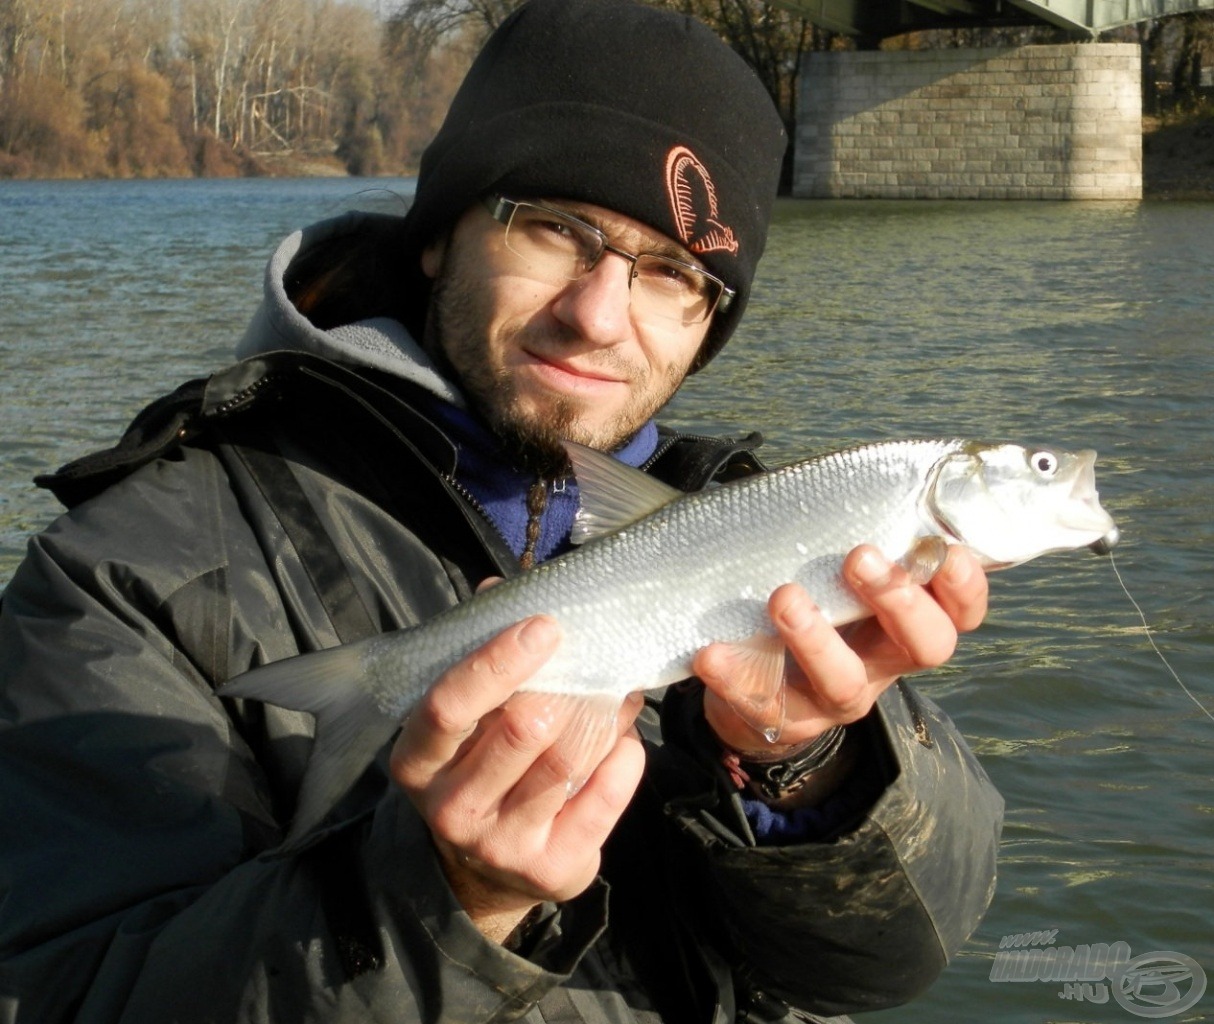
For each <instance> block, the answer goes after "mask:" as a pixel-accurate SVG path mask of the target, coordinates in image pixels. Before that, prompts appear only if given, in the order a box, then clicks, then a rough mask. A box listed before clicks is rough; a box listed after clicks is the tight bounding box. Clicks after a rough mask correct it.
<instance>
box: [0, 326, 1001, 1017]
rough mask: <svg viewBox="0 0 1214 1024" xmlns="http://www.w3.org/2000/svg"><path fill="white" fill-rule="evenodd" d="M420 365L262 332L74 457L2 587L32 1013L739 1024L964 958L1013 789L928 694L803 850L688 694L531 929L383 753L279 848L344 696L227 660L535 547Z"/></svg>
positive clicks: (901, 696) (17, 939) (9, 879)
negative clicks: (511, 543)
mask: <svg viewBox="0 0 1214 1024" xmlns="http://www.w3.org/2000/svg"><path fill="white" fill-rule="evenodd" d="M300 347H304V346H300ZM418 386H419V385H418V384H416V383H414V382H410V381H405V380H402V379H401V377H400V376H399V375H397V374H394V373H385V372H383V370H382V369H374V368H370V367H367V366H362V367H359V368H357V369H356V368H353V367H351V366H342V365H339V364H337V363H334V362H332V361H330V360H329V359H325V358H321V357H320V356H318V355H310V354H307V353H304V352H300V351H295V352H291V353H280V354H260V355H252V356H250V357H249V358H247V359H246V360H244V361H243V362H241V363H239V364H237V365H236V366H234V367H232V368H230V369H228V370H226V371H224V372H221V373H219V374H217V375H215V376H214V377H212V378H210V379H209V380H206V381H203V382H195V383H193V384H191V385H187V386H186V387H184V388H183V389H181V390H180V391H179V392H177V393H175V394H174V395H173V396H170V397H168V398H167V399H165V400H164V401H162V402H161V403H158V404H157V405H156V406H154V407H153V408H152V409H150V410H149V411H147V412H146V413H145V414H144V415H143V416H141V417H140V419H139V420H137V421H136V423H135V424H134V425H133V427H132V429H131V431H130V432H129V433H128V436H127V438H126V439H125V440H124V443H123V444H122V445H120V446H119V447H118V448H117V449H115V450H113V451H112V452H109V453H104V454H103V455H101V456H99V457H94V458H92V459H89V460H85V461H84V462H82V463H80V464H77V465H75V466H71V467H68V468H67V469H66V470H65V471H64V472H62V473H60V474H58V475H57V476H56V477H55V478H53V479H52V480H51V481H48V482H49V483H50V484H51V485H52V486H53V487H54V488H55V490H56V492H57V493H59V494H60V496H61V497H63V498H64V499H65V501H67V502H68V503H69V504H71V505H72V508H71V510H70V512H68V513H67V514H66V515H65V516H63V517H61V518H60V519H59V520H58V521H56V523H54V524H53V525H52V526H51V527H50V528H48V529H47V530H46V531H45V532H44V533H42V534H40V535H39V536H37V537H35V538H33V539H32V541H31V544H30V550H29V554H28V556H27V558H26V560H25V561H24V563H23V564H22V565H21V567H20V568H19V569H18V571H17V573H16V575H15V576H14V578H13V581H12V583H11V584H10V586H9V588H8V590H7V591H6V593H5V595H4V599H3V604H2V606H0V795H2V797H0V798H2V799H3V813H0V829H2V830H3V833H4V834H3V838H2V841H0V886H2V887H3V890H4V891H3V897H2V899H0V1021H22V1022H35V1021H36V1022H39V1024H51V1022H55V1021H69V1020H72V1021H82V1022H93V1021H97V1022H100V1021H134V1022H145V1021H146V1022H157V1024H159V1022H162V1021H183V1022H185V1021H223V1022H246V1021H249V1022H251V1021H266V1022H270V1021H273V1022H275V1024H292V1022H295V1021H300V1022H302V1021H343V1022H345V1021H385V1022H388V1021H420V1020H442V1021H491V1020H510V1019H516V1018H524V1019H527V1020H534V1021H540V1020H556V1019H560V1020H592V1021H603V1020H632V1019H647V1018H650V1017H661V1018H664V1019H668V1020H681V1021H682V1020H685V1021H704V1022H707V1021H721V1022H726V1021H730V1020H733V1019H735V1018H736V1017H739V1016H741V1015H749V1016H750V1017H751V1018H752V1019H767V1018H779V1017H781V1016H783V1015H784V1014H785V1013H786V1012H787V1007H788V1006H795V1007H799V1008H800V1009H801V1010H803V1011H808V1012H810V1013H817V1014H827V1015H829V1014H838V1013H846V1012H850V1011H854V1010H862V1009H869V1008H876V1007H879V1006H885V1005H890V1004H893V1003H897V1002H900V1001H903V1000H905V999H907V998H910V997H911V996H913V995H914V994H915V993H917V992H918V991H920V990H921V989H922V988H924V987H925V986H926V985H927V984H928V983H930V981H931V980H932V979H933V978H934V977H935V975H936V974H937V973H938V971H939V970H940V969H941V967H942V966H943V965H944V963H945V961H946V959H947V957H948V956H949V955H950V954H951V953H952V952H954V951H955V950H956V949H957V948H958V946H959V945H960V944H961V942H963V941H964V939H965V938H966V937H967V936H968V934H969V933H970V932H971V931H972V929H973V928H974V926H975V925H976V923H977V921H978V919H979V917H980V915H981V913H982V912H983V910H984V909H985V906H986V904H987V902H988V900H989V898H990V894H991V891H992V887H993V878H994V853H995V846H996V840H997V833H998V822H999V815H1000V807H1001V803H1000V800H999V798H998V796H997V794H995V792H994V791H993V789H992V787H991V786H990V783H989V781H988V780H987V779H986V776H985V775H984V773H983V772H982V770H981V769H980V768H979V767H978V765H977V764H976V762H975V761H974V760H973V758H972V756H971V755H970V753H969V752H968V750H967V749H966V748H965V746H964V743H963V742H962V741H961V739H960V738H959V737H958V735H957V734H956V732H955V730H954V728H953V727H952V725H951V724H950V723H949V722H948V721H947V719H946V718H945V717H944V716H943V715H942V714H941V713H940V712H939V711H938V710H937V709H936V708H935V707H934V706H932V705H931V704H930V703H929V702H927V701H925V700H924V699H922V698H920V697H918V696H916V695H915V694H914V693H913V691H911V690H910V689H909V688H906V687H901V688H895V689H894V690H892V691H890V693H888V694H887V695H886V696H885V697H884V698H883V699H882V701H881V704H880V706H879V709H878V711H876V712H874V714H873V715H872V716H870V718H869V719H868V720H867V721H866V722H865V723H862V724H861V725H859V726H857V727H856V728H859V729H862V730H865V733H866V735H867V737H868V739H867V742H868V745H869V751H870V755H871V756H870V758H869V766H868V768H867V770H866V774H865V782H864V784H865V785H867V786H869V788H870V790H871V794H870V798H869V799H868V800H867V801H866V802H865V803H864V804H862V805H858V806H859V808H860V810H859V813H857V814H856V815H855V817H854V818H853V819H852V820H847V821H844V822H843V823H842V824H841V825H840V826H839V827H838V828H837V829H836V831H835V833H834V834H832V835H830V836H828V837H826V838H824V839H822V840H820V841H816V842H813V843H803V844H799V845H787V846H778V847H760V846H757V845H756V844H755V842H754V839H753V836H752V835H751V833H750V829H749V828H748V826H747V823H746V819H745V817H744V815H742V814H741V813H740V810H739V807H738V804H737V799H736V794H735V793H734V792H733V790H732V787H731V786H730V784H729V781H728V777H727V776H726V775H725V773H724V772H722V771H721V770H720V769H719V768H718V767H716V766H715V765H714V762H713V759H712V757H711V756H707V755H705V753H704V752H703V750H702V749H701V745H702V736H701V734H700V733H699V731H698V730H697V722H698V717H697V714H696V693H695V689H694V687H689V688H676V690H674V691H672V692H671V693H670V694H668V695H667V697H666V700H665V701H664V703H663V704H662V706H661V708H660V710H659V709H658V708H657V707H656V706H655V707H654V708H653V709H652V710H651V711H650V712H647V713H646V715H645V717H644V721H643V727H644V731H645V734H646V736H647V739H648V740H649V744H648V764H647V769H646V774H645V779H644V781H643V782H642V785H641V787H640V789H639V791H638V793H637V795H636V797H635V798H634V800H633V803H632V805H631V807H630V808H629V810H628V812H627V813H626V815H625V817H624V818H623V819H622V820H621V822H620V824H619V825H618V827H617V828H616V830H615V832H614V833H613V836H612V838H611V839H610V841H609V842H608V845H607V848H606V849H605V851H604V859H603V868H602V875H601V878H600V880H599V881H598V882H596V883H595V884H593V885H592V886H591V887H590V889H588V890H587V891H586V892H585V893H584V894H582V895H581V896H579V897H578V898H576V899H574V900H572V901H570V902H569V903H567V904H563V905H561V906H560V907H548V908H546V916H545V918H544V919H543V920H542V921H541V922H540V923H539V924H538V925H537V926H536V927H534V928H533V929H532V930H531V931H530V932H529V934H528V937H527V939H526V942H525V944H524V946H522V947H521V948H519V949H518V950H516V951H508V950H506V949H504V948H502V947H501V946H498V945H496V944H494V943H491V942H489V941H488V940H486V939H485V938H484V937H483V936H482V935H481V934H480V933H479V932H478V931H477V930H476V928H475V927H474V926H473V925H472V923H471V921H470V920H469V919H468V918H467V916H466V915H465V914H464V913H463V912H462V910H461V909H460V907H459V906H458V904H457V903H456V901H455V900H454V898H453V896H452V894H451V892H450V890H449V888H448V887H447V885H446V882H445V879H444V876H443V875H442V871H441V869H440V867H439V864H438V860H437V858H436V856H435V853H434V851H433V848H432V844H431V840H430V837H429V834H428V832H427V830H426V829H425V827H424V825H423V824H422V822H421V821H420V819H419V818H418V817H417V815H416V814H415V812H414V811H413V809H412V807H411V805H410V804H409V803H408V801H407V800H405V799H404V798H403V797H402V796H400V795H399V794H398V792H396V791H395V790H394V789H393V788H391V787H390V786H388V785H387V782H386V776H385V774H384V769H383V765H382V763H381V764H377V765H375V766H373V767H372V768H371V769H369V770H368V772H367V773H366V775H365V776H364V777H363V779H362V780H360V783H359V785H358V786H357V787H356V788H355V790H354V791H353V792H352V793H351V794H350V795H349V796H348V797H347V798H346V799H345V800H344V801H343V803H342V804H341V805H340V806H339V807H338V808H337V810H336V812H335V813H334V814H333V815H332V816H331V818H330V823H329V825H328V827H327V829H326V830H325V831H323V832H322V833H320V834H318V835H317V836H315V837H314V840H313V841H312V842H311V843H309V844H307V845H305V846H304V848H302V849H301V850H298V851H296V852H293V853H291V854H289V855H288V854H282V853H280V852H277V851H276V847H277V845H278V842H279V840H280V839H281V836H282V834H283V832H284V830H285V827H286V825H287V824H288V823H289V821H290V817H291V812H292V809H293V803H294V800H295V797H296V793H297V790H298V785H299V781H300V778H301V775H302V771H303V767H304V765H305V764H306V761H307V755H308V747H309V738H310V735H311V724H310V719H309V718H308V716H306V715H302V714H299V713H294V712H289V711H284V710H282V709H278V708H275V707H272V706H268V705H262V704H257V703H255V702H247V703H242V702H237V701H232V700H225V699H220V698H218V697H217V696H216V694H215V688H216V687H217V686H218V685H219V684H220V683H222V682H223V681H225V680H226V679H229V678H231V677H233V676H235V675H238V674H239V673H241V672H242V671H244V670H246V669H247V668H249V667H251V666H254V665H257V664H261V663H264V662H267V661H272V660H277V659H280V658H284V657H287V656H290V655H292V654H295V653H298V652H301V651H308V650H314V649H318V648H323V647H329V646H332V645H334V644H337V643H341V642H345V641H349V640H353V639H357V638H359V637H361V636H366V635H370V634H372V633H375V632H380V631H383V630H386V629H391V628H397V627H400V626H406V625H411V624H414V623H416V622H419V621H422V620H424V619H426V618H428V617H429V616H432V615H433V614H435V613H436V612H438V611H440V610H441V609H443V608H446V607H449V606H450V605H451V604H452V603H453V602H456V601H459V600H461V599H463V598H465V597H466V596H467V595H468V594H469V593H471V591H472V590H473V588H474V587H475V586H476V584H477V583H478V582H479V581H480V580H481V579H483V578H484V577H485V576H487V575H490V574H504V573H505V574H508V573H511V572H514V571H517V570H516V567H515V564H514V561H513V557H512V555H511V554H510V552H509V551H507V550H506V549H505V547H504V545H503V544H502V543H501V541H500V539H499V538H498V537H497V536H496V534H495V532H494V530H493V528H492V527H491V526H490V525H489V524H488V523H487V522H486V521H485V520H484V518H483V517H482V516H480V515H479V513H478V512H477V511H476V510H475V509H474V508H473V507H472V506H471V505H470V504H469V503H468V501H467V500H466V499H465V498H464V497H463V495H462V494H461V493H460V489H459V488H458V487H457V486H456V485H455V484H454V483H453V479H454V469H455V459H456V457H457V452H456V450H455V448H454V447H453V446H452V444H451V442H450V441H449V440H448V439H447V438H446V437H445V436H444V434H443V433H442V432H441V431H440V430H439V429H437V428H436V427H435V426H434V425H433V424H432V423H431V422H430V421H429V420H428V419H427V418H426V417H425V416H423V415H422V414H420V413H419V411H418V403H417V401H415V400H414V399H416V398H417V397H418V395H417V392H416V388H417V387H418ZM755 468H756V464H755V461H754V459H753V457H752V456H751V455H750V454H749V451H748V448H747V446H746V445H744V444H743V445H732V444H717V443H712V442H707V441H695V440H679V439H676V438H672V437H667V438H666V442H665V444H664V446H663V449H662V451H661V454H660V455H659V457H658V458H657V459H656V461H655V463H654V465H653V466H652V467H651V471H653V472H655V473H657V474H658V475H661V476H663V477H664V478H665V479H667V480H668V481H670V482H672V483H675V484H676V485H678V486H682V487H685V488H688V487H698V486H701V485H703V484H704V483H705V482H707V481H708V480H709V479H711V478H713V477H722V476H724V477H727V476H730V475H735V474H738V473H742V472H748V471H753V470H754V469H755Z"/></svg>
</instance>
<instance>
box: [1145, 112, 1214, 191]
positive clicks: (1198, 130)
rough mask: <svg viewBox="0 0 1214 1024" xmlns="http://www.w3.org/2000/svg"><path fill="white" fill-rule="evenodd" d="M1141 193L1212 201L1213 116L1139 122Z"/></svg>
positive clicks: (1154, 119) (1213, 165) (1150, 119)
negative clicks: (1140, 127) (1140, 130)
mask: <svg viewBox="0 0 1214 1024" xmlns="http://www.w3.org/2000/svg"><path fill="white" fill-rule="evenodd" d="M1142 194H1143V196H1144V197H1145V198H1147V199H1214V115H1211V116H1206V117H1194V118H1189V119H1186V120H1183V121H1181V120H1168V121H1163V120H1161V119H1160V118H1153V117H1144V118H1143V120H1142Z"/></svg>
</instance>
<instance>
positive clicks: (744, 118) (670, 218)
mask: <svg viewBox="0 0 1214 1024" xmlns="http://www.w3.org/2000/svg"><path fill="white" fill-rule="evenodd" d="M784 148H785V136H784V128H783V125H782V123H781V121H780V118H779V115H778V114H777V112H776V109H775V106H774V104H773V103H772V101H771V98H770V97H769V96H768V94H767V91H766V90H765V89H764V88H763V85H762V83H760V81H759V80H758V78H757V76H756V75H755V74H754V72H753V71H752V70H751V69H750V67H749V66H748V65H747V64H746V63H745V62H744V61H743V60H742V58H741V57H739V56H738V55H737V54H736V53H734V52H733V51H732V50H731V49H730V48H729V47H728V46H726V45H725V44H724V43H723V42H722V41H721V40H720V39H719V38H717V36H716V35H714V34H713V33H712V31H711V30H709V29H708V28H707V26H705V25H704V24H702V23H701V22H699V21H697V20H696V19H694V18H691V17H687V16H685V15H680V14H675V13H674V12H672V11H667V10H660V9H658V8H655V7H649V6H645V5H644V4H640V3H634V2H631V0H531V2H530V3H527V4H525V5H524V6H523V7H521V8H519V10H517V11H515V13H514V14H513V15H511V16H510V17H509V18H508V19H507V20H506V21H505V22H503V23H502V25H501V26H500V27H499V28H498V29H497V30H496V31H495V32H494V33H493V35H492V36H491V37H490V38H489V41H488V42H487V43H486V44H485V47H484V49H483V50H481V52H480V54H479V55H478V56H477V58H476V60H475V61H474V62H473V64H472V67H471V68H470V69H469V71H468V75H467V77H466V78H465V79H464V82H463V84H462V85H461V86H460V89H459V91H458V92H457V93H456V96H455V99H454V100H453V101H452V104H451V109H450V110H449V111H448V113H447V117H446V120H445V121H444V122H443V126H442V128H441V129H440V130H439V133H438V135H437V136H435V138H434V141H433V142H432V143H431V144H430V146H429V147H428V148H427V149H426V151H425V153H424V154H423V156H422V160H421V167H420V169H419V172H418V179H417V191H416V196H415V199H414V202H413V206H412V208H411V209H410V211H409V214H408V216H407V218H406V221H405V225H404V229H405V233H406V238H407V242H406V246H407V249H409V250H411V252H409V253H407V254H406V255H407V256H408V257H409V258H410V259H412V255H413V253H414V252H418V253H419V252H420V251H421V249H422V248H423V247H424V246H425V245H427V244H428V243H429V242H430V241H432V240H433V239H434V238H436V237H437V236H438V235H439V234H440V233H441V232H443V231H444V230H446V229H447V228H448V227H449V226H451V225H452V224H454V222H455V221H456V220H457V219H458V218H459V217H460V216H461V215H462V214H463V213H464V212H465V211H466V210H467V209H468V208H469V207H471V206H472V205H473V204H474V203H475V202H476V201H477V200H479V199H480V198H481V197H483V196H486V195H490V194H494V193H501V194H503V195H506V196H509V197H511V198H541V197H547V198H550V199H567V200H573V201H576V202H585V203H592V204H594V205H596V206H602V207H604V208H606V209H609V210H613V211H615V212H617V213H621V214H624V215H625V216H628V217H632V218H634V219H635V220H638V221H640V222H641V223H643V224H646V225H648V226H649V227H651V228H654V229H655V230H657V231H659V232H661V233H662V234H664V235H667V236H669V237H670V238H672V239H674V240H675V241H677V242H679V243H681V244H682V245H683V246H684V247H685V248H686V249H687V250H688V251H689V252H691V253H694V254H695V256H696V257H697V258H698V259H700V260H701V261H702V262H703V264H704V265H705V266H706V267H707V268H708V269H709V270H710V271H711V272H712V273H713V274H715V275H716V276H717V277H719V278H721V280H723V281H724V282H725V283H726V284H727V285H728V286H729V287H730V288H733V289H735V290H736V291H737V297H736V298H735V299H734V300H733V302H732V303H731V304H730V306H729V308H728V309H727V310H725V311H724V312H722V313H717V314H716V316H715V317H714V318H713V324H712V327H711V328H710V331H709V334H708V338H707V341H706V342H705V345H704V349H703V350H702V352H701V354H700V357H699V358H698V360H697V363H696V368H698V367H699V366H702V365H703V364H704V363H706V362H707V361H708V360H709V359H711V358H712V356H713V355H715V354H716V352H717V351H718V350H719V349H720V348H721V346H722V345H723V344H725V342H726V340H727V339H728V338H729V336H730V334H732V333H733V330H734V327H735V326H736V325H737V322H738V318H739V317H740V316H741V313H742V311H743V310H744V309H745V307H746V301H747V298H748V296H749V294H750V284H751V280H752V279H753V277H754V273H755V267H756V265H757V264H758V261H759V257H760V255H761V254H762V252H763V246H764V244H765V242H766V237H767V224H768V219H769V217H770V214H771V205H772V201H773V199H774V198H775V193H776V187H777V185H778V182H779V176H780V165H781V162H782V159H783V155H784ZM414 265H416V262H415V261H414Z"/></svg>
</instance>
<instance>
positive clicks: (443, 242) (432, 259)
mask: <svg viewBox="0 0 1214 1024" xmlns="http://www.w3.org/2000/svg"><path fill="white" fill-rule="evenodd" d="M447 237H448V236H447V232H445V231H444V232H443V233H442V234H441V235H440V236H439V237H438V238H436V239H435V240H434V241H433V242H431V243H430V244H429V245H427V246H426V247H425V248H424V249H423V250H422V256H421V264H422V273H423V274H425V275H426V276H427V277H428V278H430V280H431V281H433V280H434V279H435V278H436V277H438V272H439V270H440V269H441V268H442V265H443V258H444V257H445V256H446V255H447Z"/></svg>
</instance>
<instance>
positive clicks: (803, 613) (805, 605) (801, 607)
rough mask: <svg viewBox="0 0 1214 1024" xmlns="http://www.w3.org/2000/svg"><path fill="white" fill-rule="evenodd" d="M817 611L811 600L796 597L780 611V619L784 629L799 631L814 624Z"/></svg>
mask: <svg viewBox="0 0 1214 1024" xmlns="http://www.w3.org/2000/svg"><path fill="white" fill-rule="evenodd" d="M817 611H818V609H817V608H816V607H815V605H814V603H813V602H812V601H809V600H807V599H806V598H803V597H798V598H796V599H794V600H792V601H789V602H788V603H787V604H786V605H785V606H784V608H783V609H782V610H781V612H780V621H781V622H782V623H783V624H784V627H785V628H786V629H789V630H793V631H795V632H801V631H802V630H806V629H809V627H810V626H812V625H813V624H814V616H815V615H816V614H817Z"/></svg>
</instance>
